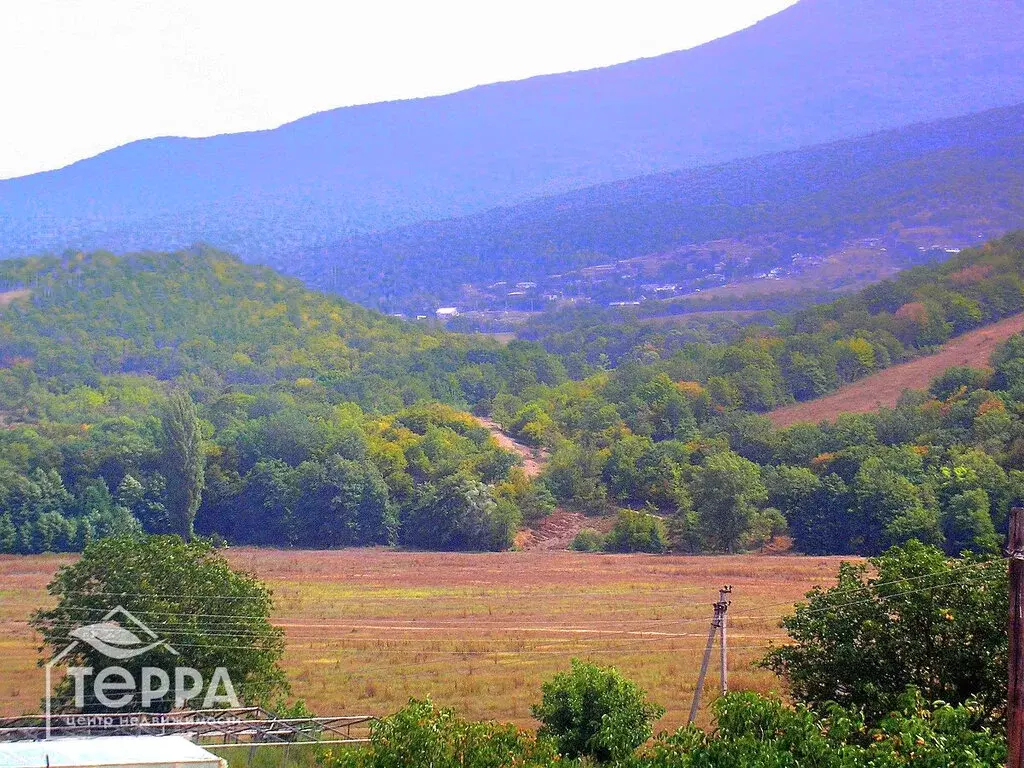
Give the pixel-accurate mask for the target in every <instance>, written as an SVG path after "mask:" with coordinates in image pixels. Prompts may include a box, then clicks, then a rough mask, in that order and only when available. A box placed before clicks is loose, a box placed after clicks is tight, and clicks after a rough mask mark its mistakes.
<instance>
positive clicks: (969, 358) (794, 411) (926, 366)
mask: <svg viewBox="0 0 1024 768" xmlns="http://www.w3.org/2000/svg"><path fill="white" fill-rule="evenodd" d="M1022 331H1024V314H1020V315H1014V316H1013V317H1008V318H1006V319H1005V320H1000V321H999V322H998V323H993V324H992V325H987V326H985V327H984V328H979V329H978V330H976V331H971V332H970V333H965V334H964V335H962V336H957V337H956V338H955V339H952V340H951V341H949V342H947V343H946V344H945V345H943V347H942V348H941V349H940V350H939V351H938V352H936V353H935V354H933V355H927V356H926V357H921V358H918V359H917V360H911V361H910V362H909V363H903V364H901V365H894V366H892V367H891V368H886V369H885V370H884V371H879V372H878V373H876V374H873V375H872V376H868V377H866V378H863V379H861V380H860V381H856V382H854V383H853V384H849V385H847V386H845V387H841V388H840V389H837V390H836V391H835V392H833V393H832V394H831V395H826V396H825V397H819V398H818V399H816V400H808V401H807V402H805V403H796V404H795V405H787V406H786V407H785V408H777V409H776V410H774V411H771V412H769V413H768V418H770V419H771V420H772V422H773V423H774V424H775V425H776V426H777V427H788V426H790V425H792V424H797V423H799V422H804V421H809V422H814V423H818V422H820V421H827V420H829V419H833V418H835V417H836V416H838V415H839V414H840V413H868V412H870V411H874V410H877V409H879V408H882V407H883V406H884V407H889V408H891V407H892V406H894V405H896V401H897V400H898V399H899V397H900V395H902V394H903V392H904V391H905V390H907V389H925V388H927V386H928V384H929V383H930V382H931V380H932V379H934V378H935V377H936V376H938V375H939V374H940V373H942V372H943V371H945V370H946V369H947V368H951V367H953V366H955V365H970V366H973V367H975V368H984V367H987V366H988V360H989V357H990V356H991V354H992V352H993V351H995V348H996V347H997V346H999V344H1001V343H1002V342H1004V341H1006V339H1007V338H1009V337H1010V336H1012V335H1013V334H1015V333H1021V332H1022Z"/></svg>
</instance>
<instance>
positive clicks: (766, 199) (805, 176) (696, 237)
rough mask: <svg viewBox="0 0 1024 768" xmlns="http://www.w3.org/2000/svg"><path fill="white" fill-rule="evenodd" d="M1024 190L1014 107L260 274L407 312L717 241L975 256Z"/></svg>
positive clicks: (637, 183) (1008, 219)
mask: <svg viewBox="0 0 1024 768" xmlns="http://www.w3.org/2000/svg"><path fill="white" fill-rule="evenodd" d="M1022 189H1024V104H1021V105H1017V106H1014V107H1008V108H1000V109H994V110H989V111H986V112H983V113H979V114H976V115H970V116H968V117H961V118H955V119H951V120H944V121H939V122H935V123H926V124H923V125H915V126H909V127H906V128H901V129H899V130H894V131H885V132H881V133H877V134H872V135H870V136H866V137H863V138H858V139H851V140H845V141H841V142H836V143H832V144H825V145H820V146H815V147H809V148H805V149H800V150H795V151H791V152H785V153H779V154H772V155H766V156H762V157H757V158H753V159H747V160H736V161H733V162H730V163H726V164H722V165H716V166H710V167H704V168H697V169H692V170H684V171H675V172H670V173H664V174H655V175H651V176H643V177H639V178H635V179H628V180H625V181H617V182H610V183H607V184H603V185H598V186H594V187H589V188H587V189H583V190H578V191H575V192H569V193H565V194H562V195H557V196H552V197H548V198H542V199H538V200H533V201H530V202H527V203H523V204H521V205H516V206H508V207H503V208H496V209H493V210H490V211H487V212H484V213H481V214H476V215H473V216H467V217H462V218H457V219H448V220H443V221H437V222H426V223H422V224H416V225H410V226H407V227H402V228H398V229H395V230H391V231H388V232H380V233H372V234H367V235H358V236H354V237H351V238H348V239H345V240H343V241H339V242H338V243H335V244H333V245H332V246H329V247H326V248H323V249H316V250H312V251H309V252H304V253H293V254H286V255H284V256H283V257H281V258H279V259H273V260H272V262H273V263H274V264H275V265H276V266H277V267H278V268H279V269H282V270H284V271H287V272H290V273H292V274H296V275H298V276H300V277H302V278H303V279H304V280H305V281H306V282H307V283H308V284H312V285H315V286H317V287H320V288H323V289H325V290H330V291H335V292H339V293H341V294H343V295H345V296H346V297H348V298H350V299H352V300H354V301H359V302H361V303H363V304H367V305H370V306H380V307H381V308H384V309H394V308H402V309H410V308H413V307H416V306H417V304H416V302H417V301H427V298H428V297H434V299H435V301H451V302H455V301H457V300H458V298H459V297H460V291H462V288H461V286H462V285H463V284H465V283H475V284H477V285H478V286H479V285H482V284H486V283H487V282H489V281H500V280H509V281H513V282H514V281H517V280H518V281H524V280H526V281H536V280H539V279H542V278H543V277H544V276H545V275H547V274H550V273H554V272H565V271H567V270H570V269H574V268H579V267H585V266H588V265H595V264H599V263H602V262H608V261H610V260H616V259H630V258H636V257H642V256H650V255H658V254H671V253H672V252H673V251H675V250H677V249H679V248H681V247H683V246H689V245H694V244H700V243H705V242H708V241H717V240H722V239H724V238H734V239H756V240H758V241H759V247H760V249H761V250H762V251H765V252H767V251H769V250H770V249H769V248H768V247H767V246H765V245H764V240H765V238H768V239H771V240H777V241H781V242H783V243H789V244H790V246H789V247H790V248H791V250H790V251H789V252H787V253H785V254H783V255H784V256H785V257H786V258H787V260H788V256H789V255H790V253H791V252H792V251H796V250H804V251H806V250H807V249H808V248H810V249H823V248H827V247H831V246H836V245H840V244H842V243H844V242H847V241H849V240H855V239H863V238H879V237H887V236H891V237H893V238H895V239H897V240H898V239H899V238H900V237H901V234H902V233H903V232H905V231H907V230H923V231H924V232H928V231H935V232H936V233H937V234H936V235H935V236H938V234H939V233H942V232H945V233H947V234H948V235H949V236H951V237H953V238H954V239H956V241H957V242H958V243H961V244H963V245H967V244H973V243H976V242H977V240H978V236H979V235H984V236H985V237H991V236H995V235H998V234H1002V233H1004V232H1006V231H1009V230H1011V229H1015V228H1018V227H1021V226H1024V196H1022V194H1021V190H1022ZM914 245H916V242H915V243H914ZM648 282H650V279H648ZM428 303H429V302H428ZM419 306H423V305H422V304H421V305H419Z"/></svg>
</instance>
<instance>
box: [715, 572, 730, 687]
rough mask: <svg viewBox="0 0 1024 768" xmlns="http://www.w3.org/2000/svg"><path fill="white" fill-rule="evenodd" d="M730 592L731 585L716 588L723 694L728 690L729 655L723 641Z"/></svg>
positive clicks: (720, 673)
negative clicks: (719, 613) (718, 607)
mask: <svg viewBox="0 0 1024 768" xmlns="http://www.w3.org/2000/svg"><path fill="white" fill-rule="evenodd" d="M731 594H732V587H730V586H729V585H728V584H726V585H725V586H724V587H722V588H721V589H720V590H718V603H717V605H719V606H721V611H722V613H721V615H720V616H719V618H718V632H719V641H720V642H719V646H720V648H719V650H720V651H721V656H722V658H721V664H722V666H721V671H720V672H719V678H718V680H719V683H720V684H721V687H722V695H723V696H725V694H727V693H728V692H729V657H728V653H729V650H728V646H727V645H726V643H725V617H726V614H727V613H728V612H729V603H730V602H731V601H730V600H729V595H731Z"/></svg>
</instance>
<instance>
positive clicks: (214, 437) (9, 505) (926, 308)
mask: <svg viewBox="0 0 1024 768" xmlns="http://www.w3.org/2000/svg"><path fill="white" fill-rule="evenodd" d="M0 279H2V280H3V281H4V283H3V286H2V287H5V288H7V289H9V292H8V294H6V296H7V298H8V303H7V305H6V306H5V307H4V308H3V309H0V333H2V335H0V365H2V368H0V401H2V402H3V404H4V410H3V411H2V413H0V417H2V420H3V427H4V428H3V430H2V431H0V550H3V551H19V552H26V551H46V550H54V549H57V550H61V549H77V548H80V547H81V546H82V545H83V544H84V543H86V542H88V541H89V540H90V539H92V538H94V537H97V536H100V535H103V534H106V533H111V532H117V531H125V530H137V529H139V528H142V529H145V530H148V531H153V532H163V531H175V530H186V531H187V530H188V529H189V527H190V526H191V522H188V521H186V522H187V525H186V526H185V527H184V528H183V527H182V524H181V519H182V517H181V505H180V504H179V502H178V501H177V499H178V497H179V496H180V494H179V493H178V491H179V487H180V485H181V482H180V481H179V480H177V479H174V480H172V478H182V477H184V478H186V479H188V478H189V477H191V478H193V479H194V478H199V477H202V478H203V480H204V482H203V483H201V485H202V488H201V499H202V502H201V505H200V506H199V507H198V514H197V515H196V517H195V528H196V530H197V531H199V532H200V533H204V534H209V535H217V536H223V537H225V538H227V539H228V540H229V541H232V542H245V543H256V544H266V545H296V546H346V545H366V544H392V543H400V544H405V545H409V546H419V547H430V548H439V549H491V548H495V549H497V548H504V547H508V546H510V544H511V543H512V540H513V534H514V533H515V531H516V528H517V527H518V526H519V525H520V524H521V523H522V522H523V521H526V522H532V521H536V520H538V519H539V518H541V517H543V516H544V515H546V514H548V513H549V512H551V511H552V510H553V509H554V507H555V505H556V504H557V503H560V504H562V505H563V506H565V507H568V508H570V509H576V510H580V511H583V512H586V513H588V514H610V513H618V514H619V515H620V518H619V521H618V524H616V526H615V528H614V529H613V530H612V531H611V533H610V534H609V535H608V536H607V537H606V538H604V537H601V536H599V535H597V534H593V535H590V534H588V536H589V539H588V542H585V543H586V544H587V546H589V547H596V546H604V547H606V548H608V549H615V550H621V551H631V550H634V549H644V550H648V551H661V550H664V549H665V548H667V547H672V548H675V549H677V550H702V551H703V550H732V549H737V548H739V549H744V548H752V547H757V546H760V545H761V544H763V543H764V542H766V541H769V540H771V539H772V538H773V537H776V536H779V535H781V534H783V533H788V534H789V535H790V536H791V537H792V539H793V540H794V542H795V545H796V547H797V548H799V549H801V550H804V551H810V552H876V551H879V550H881V549H882V548H884V547H885V546H887V545H889V544H892V543H897V542H900V541H904V540H906V539H908V538H913V537H916V538H921V539H922V540H925V541H930V542H933V543H936V544H939V545H942V546H944V547H946V548H947V549H948V550H949V551H951V552H956V551H958V550H959V549H960V548H963V547H967V548H976V549H986V548H989V547H991V546H992V544H993V542H994V541H995V537H996V532H997V531H998V530H999V528H1000V527H1001V526H1002V525H1004V523H1005V515H1006V510H1007V508H1008V505H1009V504H1010V503H1011V502H1012V501H1013V500H1014V499H1016V498H1017V497H1018V495H1019V494H1020V493H1022V492H1024V475H1022V474H1021V471H1022V470H1024V458H1022V457H1024V429H1022V427H1021V425H1020V420H1019V419H1020V415H1022V414H1024V403H1022V401H1024V384H1022V383H1021V381H1019V380H1018V379H1020V375H1019V370H1018V369H1022V366H1024V363H1022V360H1024V344H1022V342H1021V341H1020V339H1019V338H1018V337H1013V338H1012V339H1011V340H1010V342H1009V343H1007V344H1006V345H1005V346H1004V347H1002V348H1000V349H999V350H997V353H996V355H995V358H994V360H993V364H992V369H991V370H973V369H953V370H951V371H949V372H948V373H946V374H944V375H943V376H942V377H940V379H939V380H937V381H936V382H935V383H934V384H933V386H932V390H931V393H930V394H926V395H920V396H917V395H915V396H910V397H908V398H906V399H905V402H903V403H901V404H900V406H899V407H898V408H896V409H894V410H886V411H882V412H880V413H878V414H869V415H862V416H845V417H840V418H839V419H837V420H836V422H835V423H834V424H832V425H828V426H820V427H819V426H813V425H798V426H794V427H791V428H789V429H785V430H777V429H774V428H773V427H772V426H771V423H770V422H769V421H768V420H767V418H765V417H764V416H761V415H758V414H757V412H758V411H766V410H768V409H771V408H773V407H775V406H777V405H779V404H783V403H787V402H792V401H793V400H802V399H808V398H812V397H815V396H817V395H819V394H822V393H824V392H827V391H830V390H832V389H834V388H835V387H837V386H839V385H840V384H842V383H843V382H847V381H853V380H856V379H858V378H860V377H863V376H865V375H867V374H869V373H871V372H873V371H876V370H879V369H883V368H885V367H886V366H889V365H892V364H893V363H896V362H899V361H902V360H907V359H912V358H914V357H916V356H919V355H922V354H926V353H927V352H929V351H930V350H932V349H934V347H935V346H936V345H938V344H941V343H942V342H943V341H945V340H946V339H948V338H950V337H951V336H954V335H957V334H960V333H963V332H965V331H967V330H970V329H972V328H977V327H981V326H983V325H985V324H987V323H991V322H993V321H995V320H997V319H999V318H1003V317H1007V316H1010V315H1014V314H1017V313H1020V312H1024V235H1022V234H1015V235H1011V236H1008V237H1006V238H1003V239H1002V240H999V241H995V242H992V243H989V244H987V245H986V246H984V247H982V248H978V249H973V250H969V251H965V252H964V253H962V254H959V255H957V256H955V257H954V258H952V259H950V260H949V261H947V262H944V263H942V264H937V265H932V266H927V267H919V268H916V269H913V270H909V271H907V272H905V273H903V274H902V275H900V277H899V278H898V279H896V280H893V281H889V282H884V283H880V284H878V285H875V286H872V287H870V288H868V289H865V290H863V291H861V292H859V293H857V294H855V295H852V296H849V297H846V298H843V299H840V300H838V301H835V302H832V303H829V304H822V305H816V306H813V307H810V308H808V309H804V310H799V311H796V312H793V313H791V314H785V315H778V316H774V317H773V319H774V321H775V322H774V324H772V325H764V324H761V323H758V322H751V323H750V324H747V325H742V324H735V325H733V326H731V327H730V329H729V333H728V335H727V337H726V338H724V339H715V338H713V334H710V333H708V334H707V335H705V336H704V337H703V338H702V339H700V340H694V339H692V338H679V337H678V336H676V335H674V334H677V333H678V331H675V330H673V329H672V328H670V327H666V328H664V329H663V332H662V333H660V334H659V333H655V332H645V333H641V334H635V335H631V331H630V329H629V326H621V325H620V326H616V327H617V328H619V329H620V330H623V334H622V335H621V336H619V337H616V339H615V343H614V344H610V343H609V340H608V339H607V338H605V337H604V336H603V335H602V333H603V330H602V327H601V326H600V325H596V326H589V327H588V326H586V325H583V326H580V327H578V328H576V329H574V330H571V331H567V332H566V331H562V330H558V329H552V330H550V332H548V333H544V334H540V336H539V343H532V342H521V341H517V342H513V343H511V344H509V345H508V346H504V347H503V346H501V345H499V344H497V343H493V342H490V341H488V340H486V339H476V338H473V337H465V336H456V335H453V334H447V333H444V332H442V331H439V330H431V329H427V328H424V327H420V326H414V325H409V324H406V323H402V322H400V321H398V320H395V319H393V318H386V317H383V316H381V315H378V314H376V313H373V312H370V311H368V310H365V309H362V308H359V307H355V306H353V305H350V304H348V303H346V302H344V301H342V300H339V299H335V298H331V297H329V296H325V295H323V294H318V293H315V292H311V291H308V290H306V289H305V288H303V287H302V286H301V285H300V284H299V283H297V282H296V281H293V280H290V279H287V278H283V277H281V276H279V275H277V274H275V273H274V272H272V271H270V270H267V269H261V268H254V267H250V266H246V265H244V264H242V263H241V262H239V261H238V260H237V259H234V258H232V257H229V256H226V255H223V254H220V253H217V252H213V251H195V252H180V253H174V254H136V255H131V256H126V257H117V256H113V255H111V254H106V253H94V254H88V255H85V254H79V255H74V256H69V257H67V258H63V259H56V258H47V259H34V260H23V261H13V262H7V263H6V264H5V265H4V268H3V272H2V273H0ZM756 319H757V318H755V320H756ZM545 347H547V349H545ZM183 398H184V401H183ZM189 399H191V400H194V401H195V410H196V412H197V414H198V415H197V416H195V417H189V413H191V411H192V406H191V405H189V404H188V402H187V401H188V400H189ZM183 402H184V404H182V403H183ZM460 409H472V410H474V411H476V412H477V413H480V414H490V415H492V416H493V417H495V418H496V419H498V420H499V421H500V422H501V423H502V424H503V426H504V427H505V428H506V429H507V430H508V432H509V433H510V434H512V435H513V436H515V437H516V438H518V439H520V440H521V441H523V442H526V443H529V444H533V445H542V446H545V447H547V448H548V449H550V452H551V453H550V461H549V462H548V464H547V466H546V468H545V469H544V471H543V472H542V473H541V474H540V476H539V477H538V478H536V479H533V480H531V479H529V478H527V477H526V475H525V474H524V473H523V472H522V471H521V470H520V469H518V468H517V467H516V466H515V465H516V463H517V458H516V457H515V456H514V455H513V454H510V453H508V452H506V451H504V450H502V449H501V448H500V446H499V445H498V444H497V443H496V442H495V441H494V440H493V438H492V437H491V435H490V434H489V432H488V431H487V429H485V428H484V427H483V426H481V425H480V424H479V423H478V422H477V421H476V420H475V419H474V418H473V417H472V416H471V415H469V414H468V413H466V412H465V410H460ZM188 418H195V419H196V421H195V425H194V428H193V427H188V425H187V424H185V425H184V426H183V425H182V423H181V422H182V420H183V419H185V420H187V419H188ZM190 429H191V430H192V431H191V432H190V431H189V430H190ZM193 433H194V434H197V435H198V437H196V438H195V440H196V442H197V444H198V445H200V446H201V451H202V456H201V461H200V462H199V463H198V465H197V466H196V467H194V469H193V471H192V474H191V475H189V474H188V473H184V474H183V473H182V469H181V466H180V465H178V464H175V461H176V459H175V458H174V457H175V456H176V455H177V454H176V453H175V451H176V450H177V448H176V447H175V440H176V439H177V438H175V437H174V436H175V435H177V434H193ZM179 442H180V440H179ZM179 453H180V451H179ZM189 482H192V480H189ZM197 482H198V481H197ZM623 510H625V511H623ZM195 511H196V510H195V509H192V512H191V513H189V514H194V513H195Z"/></svg>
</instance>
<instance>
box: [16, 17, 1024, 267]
mask: <svg viewBox="0 0 1024 768" xmlns="http://www.w3.org/2000/svg"><path fill="white" fill-rule="evenodd" d="M1022 29H1024V0H801V2H799V3H797V4H796V5H795V6H792V7H791V8H789V9H787V10H785V11H783V12H781V13H779V14H777V15H775V16H773V17H771V18H769V19H766V20H765V21H763V22H761V23H759V24H757V25H755V26H753V27H751V28H749V29H746V30H743V31H740V32H737V33H735V34H733V35H730V36H728V37H725V38H722V39H720V40H717V41H714V42H711V43H708V44H706V45H703V46H700V47H698V48H694V49H692V50H688V51H682V52H678V53H672V54H668V55H664V56H659V57H656V58H651V59H644V60H640V61H635V62H631V63H628V64H622V65H618V66H613V67H607V68H603V69H597V70H590V71H583V72H574V73H567V74H559V75H552V76H545V77H537V78H532V79H529V80H524V81H519V82H512V83H502V84H496V85H489V86H483V87H479V88H474V89H471V90H468V91H463V92H460V93H456V94H452V95H448V96H441V97H434V98H425V99H416V100H409V101H399V102H390V103H382V104H374V105H369V106H360V107H350V108H344V109H337V110H333V111H329V112H324V113H320V114H316V115H312V116H310V117H307V118H304V119H302V120H298V121H296V122H294V123H290V124H288V125H285V126H282V127H280V128H277V129H275V130H271V131H262V132H253V133H244V134H228V135H223V136H217V137H213V138H207V139H181V138H160V139H151V140H146V141H139V142H135V143H133V144H129V145H126V146H124V147H121V148H118V149H115V150H111V151H109V152H106V153H103V154H101V155H99V156H97V157H94V158H91V159H89V160H84V161H81V162H79V163H76V164H74V165H71V166H69V167H67V168H64V169H61V170H58V171H52V172H47V173H41V174H36V175H33V176H28V177H23V178H19V179H12V180H7V181H3V182H0V254H3V255H16V254H23V253H29V252H37V251H40V250H61V249H64V248H65V247H69V246H71V247H107V248H111V249H114V250H126V249H138V248H160V249H167V248H173V247H177V246H183V245H188V244H191V243H193V242H195V241H200V240H201V241H205V242H209V243H211V244H214V245H217V246H221V247H225V248H230V249H233V250H235V251H237V252H239V253H240V254H242V255H243V256H244V257H246V258H251V259H263V258H265V257H267V256H268V255H270V254H274V253H278V254H279V253H284V252H291V251H295V250H301V249H305V248H309V247H311V246H319V245H323V244H325V243H329V242H333V241H335V240H337V239H338V238H339V237H341V236H345V235H348V234H351V233H357V232H366V231H373V230H380V229H385V228H390V227H396V226H399V225H403V224H409V223H413V222H418V221H424V220H428V219H438V218H446V217H452V216H462V215H466V214H471V213H474V212H480V211H483V210H486V209H488V208H492V207H494V206H499V205H509V204H513V203H517V202H523V201H526V200H529V199H532V198H536V197H539V196H544V195H553V194H558V193H562V192H566V191H570V190H574V189H580V188H583V187H586V186H589V185H594V184H598V183H602V182H608V181H614V180H619V179H626V178H630V177H635V176H638V175H643V174H652V173H659V172H664V171H670V170H676V169H685V168H695V167H699V166H706V165H709V164H714V163H721V162H726V161H729V160H733V159H737V158H743V157H753V156H756V155H762V154H765V153H771V152H779V151H785V150H791V149H795V148H799V147H803V146H808V145H812V144H817V143H823V142H830V141H835V140H838V139H843V138H849V137H854V136H860V135H864V134H867V133H870V132H873V131H878V130H882V129H887V128H893V127H898V126H902V125H908V124H912V123H918V122H923V121H929V120H937V119H941V118H947V117H952V116H956V115H963V114H968V113H972V112H977V111H981V110H984V109H988V108H992V107H997V106H1004V105H1010V104H1014V103H1019V102H1022V101H1024V66H1022V63H1024V35H1021V34H1020V33H1021V30H1022ZM467 66H471V63H467ZM88 119H91V117H90V116H89V115H69V116H68V130H74V123H75V122H76V121H78V120H88Z"/></svg>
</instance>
